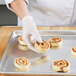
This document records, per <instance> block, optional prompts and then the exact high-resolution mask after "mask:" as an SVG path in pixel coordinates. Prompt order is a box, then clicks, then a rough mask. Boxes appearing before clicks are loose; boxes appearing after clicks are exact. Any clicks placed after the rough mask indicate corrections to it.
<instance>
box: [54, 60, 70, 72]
mask: <svg viewBox="0 0 76 76" xmlns="http://www.w3.org/2000/svg"><path fill="white" fill-rule="evenodd" d="M54 66H57V67H60V69H61V72H65V71H64V68H65V67H68V66H69V63H68V62H67V60H57V61H55V62H54ZM67 71H68V70H67ZM67 71H66V72H67ZM59 72H60V71H59Z"/></svg>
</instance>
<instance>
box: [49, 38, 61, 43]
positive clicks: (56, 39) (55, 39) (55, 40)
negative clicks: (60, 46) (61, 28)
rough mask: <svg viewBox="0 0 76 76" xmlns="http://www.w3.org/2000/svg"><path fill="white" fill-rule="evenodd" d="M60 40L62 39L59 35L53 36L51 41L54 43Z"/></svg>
mask: <svg viewBox="0 0 76 76" xmlns="http://www.w3.org/2000/svg"><path fill="white" fill-rule="evenodd" d="M60 41H62V39H61V38H59V37H52V38H51V39H50V41H49V42H52V43H58V42H60Z"/></svg>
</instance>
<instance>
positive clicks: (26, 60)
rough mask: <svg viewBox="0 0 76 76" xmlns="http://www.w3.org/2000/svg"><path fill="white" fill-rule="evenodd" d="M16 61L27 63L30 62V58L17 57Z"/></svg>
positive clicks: (22, 63) (20, 63)
mask: <svg viewBox="0 0 76 76" xmlns="http://www.w3.org/2000/svg"><path fill="white" fill-rule="evenodd" d="M16 63H17V64H18V65H27V64H29V63H30V62H29V60H28V59H26V58H17V59H16Z"/></svg>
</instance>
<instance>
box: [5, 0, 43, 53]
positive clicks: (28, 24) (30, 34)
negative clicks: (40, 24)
mask: <svg viewBox="0 0 76 76" xmlns="http://www.w3.org/2000/svg"><path fill="white" fill-rule="evenodd" d="M6 1H7V2H8V1H11V0H6ZM6 4H7V5H8V3H6ZM9 5H10V8H11V9H12V10H13V11H14V13H16V15H17V16H18V17H19V18H20V19H21V21H22V26H23V28H22V39H23V40H24V41H25V42H26V44H27V45H28V47H29V48H30V49H31V50H33V51H35V52H37V50H36V49H35V48H34V46H33V45H32V43H34V42H35V41H38V42H40V43H41V42H42V39H41V37H40V35H39V33H38V31H37V28H36V24H35V22H34V20H33V18H32V17H31V16H29V13H28V9H27V4H26V2H25V1H24V0H13V1H12V2H11V3H9Z"/></svg>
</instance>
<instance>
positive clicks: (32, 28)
mask: <svg viewBox="0 0 76 76" xmlns="http://www.w3.org/2000/svg"><path fill="white" fill-rule="evenodd" d="M22 25H23V30H22V39H23V40H24V41H25V42H26V44H27V46H28V47H29V48H30V49H31V50H33V51H35V52H37V50H36V49H35V48H34V46H33V44H32V43H34V42H35V41H38V42H40V43H41V42H42V39H41V37H40V35H39V33H38V31H37V28H36V24H35V22H34V21H33V18H32V17H31V16H25V17H24V18H23V20H22ZM37 53H38V52H37Z"/></svg>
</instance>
